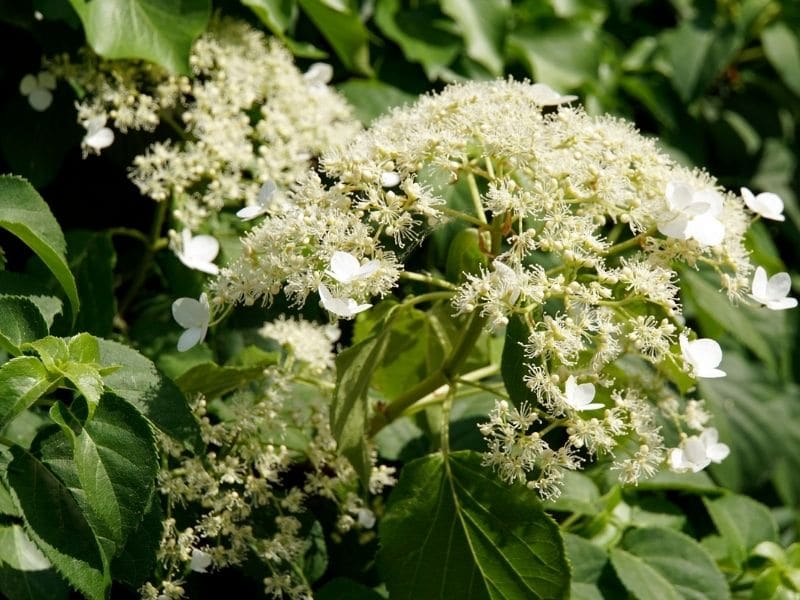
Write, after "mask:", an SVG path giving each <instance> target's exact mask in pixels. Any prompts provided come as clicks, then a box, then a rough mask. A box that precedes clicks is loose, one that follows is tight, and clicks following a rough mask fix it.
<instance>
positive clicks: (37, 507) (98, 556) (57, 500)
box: [7, 446, 111, 600]
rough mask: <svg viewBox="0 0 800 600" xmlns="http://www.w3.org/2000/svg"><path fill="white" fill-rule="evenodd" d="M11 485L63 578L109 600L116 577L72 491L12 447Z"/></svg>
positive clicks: (99, 598) (29, 526)
mask: <svg viewBox="0 0 800 600" xmlns="http://www.w3.org/2000/svg"><path fill="white" fill-rule="evenodd" d="M11 454H12V455H13V457H14V458H13V460H12V461H11V463H10V464H9V465H8V475H7V477H8V483H9V485H10V486H11V489H12V490H13V492H14V496H15V497H16V502H17V504H18V506H19V508H20V511H21V512H22V514H23V516H24V518H25V522H26V525H27V527H26V530H27V532H28V535H29V536H30V537H31V539H33V541H34V542H35V543H36V545H37V546H38V547H39V549H40V550H41V551H42V553H43V554H44V555H45V556H46V557H47V559H48V560H49V561H50V562H51V563H52V564H53V566H54V567H55V568H56V569H57V570H58V572H59V573H61V575H63V576H64V578H65V579H66V580H67V581H68V582H69V583H70V584H71V585H73V586H75V588H77V589H78V590H80V591H81V592H82V593H83V594H85V595H86V596H87V597H88V598H90V599H91V600H95V599H96V600H104V599H105V596H106V590H107V589H108V587H109V586H110V585H111V578H110V576H109V573H108V568H107V565H106V562H105V558H104V556H103V553H102V550H101V549H100V546H99V545H98V542H97V539H96V538H95V535H94V533H93V531H92V528H91V527H90V526H89V523H88V521H87V520H86V517H85V515H84V514H83V512H82V511H81V509H80V507H79V506H78V504H77V502H76V501H75V499H74V498H73V497H72V494H71V493H70V491H69V490H68V489H67V487H66V486H65V485H64V484H63V483H62V482H61V481H60V480H59V479H58V478H57V477H56V476H55V475H53V473H52V472H51V471H50V470H49V469H48V468H47V467H46V466H45V465H44V464H43V463H42V462H41V461H40V460H39V459H37V458H36V457H35V456H34V455H33V454H31V453H30V452H28V451H26V450H23V449H22V448H20V447H18V446H14V447H12V448H11Z"/></svg>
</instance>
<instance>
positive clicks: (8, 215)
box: [0, 175, 80, 322]
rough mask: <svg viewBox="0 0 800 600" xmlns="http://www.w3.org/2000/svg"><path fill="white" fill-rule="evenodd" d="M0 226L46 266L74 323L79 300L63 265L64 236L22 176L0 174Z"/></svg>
mask: <svg viewBox="0 0 800 600" xmlns="http://www.w3.org/2000/svg"><path fill="white" fill-rule="evenodd" d="M0 227H3V228H4V229H7V230H8V231H10V232H11V233H13V234H14V235H15V236H17V237H18V238H19V239H20V240H22V241H23V242H24V243H25V244H26V245H27V246H28V247H29V248H30V249H31V250H33V251H34V252H35V253H36V255H37V256H38V257H39V258H41V259H42V262H44V264H45V265H47V268H48V269H50V271H51V272H52V273H53V275H54V276H55V278H56V279H57V280H58V282H59V283H60V284H61V287H62V288H64V292H65V293H66V294H67V298H68V299H69V302H70V305H71V307H72V320H73V322H74V321H75V319H76V317H77V315H78V310H79V309H80V300H79V299H78V288H77V287H76V285H75V278H74V277H73V276H72V272H71V271H70V270H69V266H68V265H67V258H66V252H67V244H66V242H65V241H64V235H63V234H62V233H61V227H59V225H58V223H57V222H56V220H55V217H53V213H51V212H50V208H49V207H48V206H47V204H46V203H45V201H44V200H42V197H41V196H40V195H39V194H38V193H37V192H36V190H35V189H33V187H32V186H31V184H29V183H28V182H27V181H25V180H24V179H21V178H19V177H13V176H10V175H0Z"/></svg>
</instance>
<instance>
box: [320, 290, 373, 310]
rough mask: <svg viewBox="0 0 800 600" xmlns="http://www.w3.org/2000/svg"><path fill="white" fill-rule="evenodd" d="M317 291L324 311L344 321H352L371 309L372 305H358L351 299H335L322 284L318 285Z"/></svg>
mask: <svg viewBox="0 0 800 600" xmlns="http://www.w3.org/2000/svg"><path fill="white" fill-rule="evenodd" d="M318 291H319V297H320V299H321V300H322V306H324V307H325V310H327V311H329V312H332V313H333V314H335V315H336V316H338V317H342V318H344V319H352V318H353V317H354V316H356V315H357V314H358V313H360V312H364V311H365V310H367V309H368V308H372V304H358V303H357V302H356V301H355V300H353V299H352V298H337V297H335V296H334V295H333V294H331V291H330V290H329V289H328V287H327V286H326V285H325V284H324V283H320V284H319V288H318Z"/></svg>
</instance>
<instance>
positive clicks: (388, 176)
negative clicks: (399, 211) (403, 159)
mask: <svg viewBox="0 0 800 600" xmlns="http://www.w3.org/2000/svg"><path fill="white" fill-rule="evenodd" d="M398 183H400V175H399V174H398V173H395V172H394V171H384V172H383V173H381V187H385V188H393V187H394V186H396V185H397V184H398Z"/></svg>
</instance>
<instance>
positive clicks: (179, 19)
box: [70, 0, 211, 75]
mask: <svg viewBox="0 0 800 600" xmlns="http://www.w3.org/2000/svg"><path fill="white" fill-rule="evenodd" d="M70 3H71V4H72V7H73V8H74V9H75V12H77V13H78V16H79V17H80V18H81V21H82V22H83V28H84V30H85V31H86V39H87V41H88V42H89V45H90V46H91V47H92V49H93V50H94V51H95V52H97V53H98V54H99V55H100V56H103V57H105V58H142V59H144V60H148V61H150V62H154V63H156V64H158V65H161V66H162V67H164V68H165V69H167V70H169V71H172V72H173V73H179V74H181V75H191V70H190V69H189V53H190V50H191V47H192V43H193V42H194V40H195V38H196V37H197V36H199V35H200V34H201V33H202V32H203V31H204V30H205V28H206V24H207V23H208V19H209V16H210V15H211V2H210V0H91V1H88V0H70Z"/></svg>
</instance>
